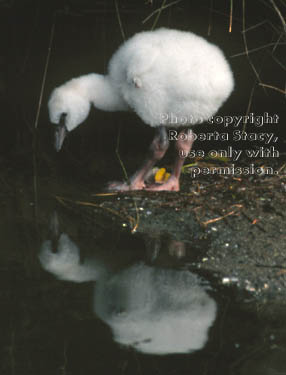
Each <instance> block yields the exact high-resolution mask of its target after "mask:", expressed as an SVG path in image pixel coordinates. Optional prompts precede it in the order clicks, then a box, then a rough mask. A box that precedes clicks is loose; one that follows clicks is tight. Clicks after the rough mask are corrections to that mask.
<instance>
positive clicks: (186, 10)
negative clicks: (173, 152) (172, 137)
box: [0, 0, 286, 179]
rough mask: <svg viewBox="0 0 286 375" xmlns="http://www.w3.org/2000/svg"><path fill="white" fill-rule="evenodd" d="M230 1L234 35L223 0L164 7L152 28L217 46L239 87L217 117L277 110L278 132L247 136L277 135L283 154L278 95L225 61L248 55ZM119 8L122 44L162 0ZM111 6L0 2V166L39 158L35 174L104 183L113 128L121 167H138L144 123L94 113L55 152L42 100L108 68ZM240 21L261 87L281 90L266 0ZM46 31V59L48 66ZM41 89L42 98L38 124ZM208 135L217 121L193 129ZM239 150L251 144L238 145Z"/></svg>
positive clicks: (275, 21) (75, 0)
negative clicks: (67, 84)
mask: <svg viewBox="0 0 286 375" xmlns="http://www.w3.org/2000/svg"><path fill="white" fill-rule="evenodd" d="M233 2H234V4H233V22H232V32H231V33H230V32H229V24H230V5H231V1H230V0H216V1H211V0H202V1H199V0H194V1H187V0H182V1H181V2H179V3H177V4H174V5H173V6H171V7H169V8H168V9H165V10H163V11H162V13H161V15H160V18H159V19H158V22H157V26H156V27H161V26H164V27H170V28H176V29H181V30H189V31H192V32H194V33H197V34H199V35H201V36H203V37H205V38H207V39H208V40H210V41H211V42H213V43H215V44H217V45H219V46H220V47H221V48H222V49H223V51H224V52H225V55H226V56H227V58H228V60H229V62H230V64H231V67H232V69H233V72H234V76H235V82H236V83H235V90H234V93H233V94H232V96H231V98H230V99H229V100H228V101H227V103H226V104H225V105H224V107H223V108H221V109H220V111H219V113H218V114H219V115H244V114H246V113H247V111H249V112H254V113H255V114H256V115H262V114H263V113H264V112H269V114H278V115H279V117H280V121H279V125H278V126H277V125H269V126H263V127H261V128H255V127H253V126H252V127H251V128H249V131H251V132H254V131H258V132H264V131H268V132H275V133H276V134H277V135H278V136H279V143H278V144H277V146H276V147H279V149H280V151H281V152H283V149H284V148H285V135H284V133H286V132H285V130H284V128H285V126H284V122H285V94H283V93H281V92H278V91H277V90H275V89H271V88H263V87H262V86H260V85H259V81H258V79H257V77H256V75H255V73H254V71H253V68H252V67H251V65H250V62H249V60H248V59H247V57H246V55H245V54H243V55H241V56H237V57H232V56H233V55H235V54H238V53H243V52H244V51H245V44H244V41H243V32H242V30H243V8H242V7H243V1H238V0H235V1H233ZM167 3H168V2H167ZM167 3H166V4H167ZM117 4H118V10H119V12H120V17H121V21H122V25H123V30H124V33H125V35H126V38H128V37H130V36H132V35H133V34H135V33H136V32H139V31H141V30H149V29H151V27H152V25H153V23H154V20H155V18H156V15H155V16H153V17H152V18H150V20H149V21H147V22H145V23H144V24H143V23H142V21H143V20H144V19H145V18H146V17H147V16H148V15H149V14H151V13H152V12H153V11H154V10H156V9H157V8H158V7H160V6H161V5H162V1H161V0H160V1H155V0H154V1H143V0H142V1H131V0H130V1H118V3H117ZM115 5H116V3H115V2H114V1H91V0H86V1H80V0H70V1H67V0H66V1H65V0H62V1H40V0H18V1H17V0H15V1H5V0H2V1H0V25H1V26H0V27H1V30H0V35H1V36H0V38H1V51H0V110H1V139H0V163H1V167H2V170H3V168H6V169H7V168H8V169H9V170H11V171H15V172H17V173H21V174H26V175H32V174H33V173H34V172H33V163H34V164H35V160H36V162H37V165H38V173H39V174H40V175H41V174H43V175H45V176H49V175H57V174H59V172H60V174H61V175H67V176H68V175H72V177H73V178H75V176H79V177H80V178H87V179H90V178H96V177H98V178H99V179H100V178H101V177H102V178H105V177H106V175H107V174H109V170H110V169H113V170H114V172H111V173H112V174H113V175H114V174H115V175H116V174H117V176H121V175H122V172H121V169H120V166H119V163H118V160H117V157H116V154H115V149H116V144H117V140H118V134H119V133H118V132H119V129H120V145H119V151H120V155H121V157H122V159H123V161H124V163H126V166H127V168H128V169H129V170H130V169H131V170H133V169H134V168H136V167H137V166H138V163H139V164H140V160H141V159H142V157H143V154H144V153H145V151H146V149H147V147H148V144H149V143H150V141H151V139H152V136H153V131H154V130H153V129H152V128H150V127H148V126H146V125H144V124H143V123H142V121H141V120H140V119H139V118H138V117H137V116H136V115H135V114H132V113H105V112H101V111H98V110H94V109H93V110H92V111H91V114H90V116H89V118H88V120H87V121H86V122H85V124H84V125H82V126H80V127H79V128H77V129H76V130H75V131H74V132H72V134H70V136H69V138H68V139H67V141H66V142H65V145H64V148H63V150H62V151H61V152H60V153H59V154H56V152H55V151H54V149H53V139H52V126H51V125H50V124H49V119H48V112H47V101H48V98H49V95H50V93H51V91H52V89H53V88H54V87H55V86H57V85H60V84H62V83H63V82H65V81H66V80H68V79H70V78H72V77H76V76H79V75H82V74H86V73H89V72H97V73H105V72H106V68H107V64H108V61H109V58H110V57H111V56H112V53H113V52H114V51H115V50H116V48H117V47H118V46H119V45H120V44H121V43H122V41H123V36H122V32H121V30H120V27H119V23H118V14H117V12H116V6H115ZM277 6H278V8H279V9H280V11H281V12H282V14H285V11H286V7H285V2H284V1H278V2H277ZM244 21H245V26H246V29H248V28H250V29H249V30H247V32H246V33H245V35H246V38H247V44H248V49H249V50H252V49H255V48H260V47H263V48H261V49H259V50H258V51H256V52H253V53H251V54H249V57H250V58H251V63H253V66H254V67H255V69H256V70H257V72H258V73H259V76H260V80H261V82H262V83H264V84H268V85H272V86H274V87H277V88H280V89H282V90H285V64H286V62H285V56H286V54H285V42H286V39H285V31H284V30H283V26H282V22H281V20H280V18H279V15H278V13H277V11H276V10H275V9H274V8H273V5H272V3H271V2H270V1H268V0H265V1H263V0H251V1H247V0H246V1H245V19H244ZM53 29H54V34H53V38H52V43H51V49H50V58H49V60H47V56H48V50H49V43H50V40H51V34H52V30H53ZM277 41H278V44H277V45H276V46H275V48H274V45H275V43H276V42H277ZM283 43H284V44H283ZM273 48H274V50H273ZM47 63H48V65H47V75H46V80H45V81H44V80H43V77H44V71H45V66H46V64H47ZM261 82H260V83H261ZM42 86H43V88H44V90H43V97H42V103H41V107H40V116H39V119H38V122H37V124H36V114H37V111H38V108H39V101H40V93H41V88H42ZM35 125H37V129H36V130H35ZM240 129H241V127H240ZM207 130H208V131H214V130H218V131H221V130H223V131H225V129H222V126H220V125H217V126H213V125H212V126H211V127H210V125H208V126H207V125H199V126H198V127H196V129H195V131H198V132H205V131H207ZM232 130H233V129H232V128H230V129H229V131H230V132H232ZM256 145H257V146H259V145H261V144H258V143H257V144H256V143H255V142H254V143H253V142H252V143H251V146H252V148H253V147H254V148H255V146H256ZM235 146H236V147H238V145H237V144H236V145H235ZM214 147H225V143H223V144H221V145H220V144H219V143H216V144H215V145H214V144H212V143H211V142H201V143H200V142H197V143H196V144H195V148H201V149H204V150H205V151H207V150H208V149H210V148H214ZM240 147H248V145H247V143H245V142H244V143H243V144H241V145H240ZM33 159H34V162H33ZM167 160H168V157H167ZM113 177H116V176H113Z"/></svg>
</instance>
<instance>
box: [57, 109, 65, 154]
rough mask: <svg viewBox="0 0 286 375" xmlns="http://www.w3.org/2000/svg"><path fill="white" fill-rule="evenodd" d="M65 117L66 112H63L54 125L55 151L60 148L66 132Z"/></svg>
mask: <svg viewBox="0 0 286 375" xmlns="http://www.w3.org/2000/svg"><path fill="white" fill-rule="evenodd" d="M65 118H66V114H63V115H62V116H61V119H60V122H59V124H58V125H56V130H55V148H56V150H57V151H60V149H61V148H62V145H63V143H64V140H65V137H66V135H67V133H68V130H67V128H66V125H65Z"/></svg>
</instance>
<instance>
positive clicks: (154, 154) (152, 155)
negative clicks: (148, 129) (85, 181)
mask: <svg viewBox="0 0 286 375" xmlns="http://www.w3.org/2000/svg"><path fill="white" fill-rule="evenodd" d="M168 147H169V140H168V135H167V131H166V128H165V127H164V126H160V127H159V128H158V130H157V134H156V136H155V138H154V139H153V141H152V143H151V145H150V148H149V152H148V155H147V157H146V159H145V161H144V163H143V165H142V167H141V168H140V169H139V170H138V171H137V172H136V173H135V174H134V175H133V176H132V177H131V178H130V182H129V183H127V182H112V183H110V184H109V185H108V190H109V191H128V190H142V189H144V188H145V182H144V179H145V177H146V175H147V174H148V172H149V171H150V170H151V168H152V167H153V166H154V164H155V163H156V162H157V161H158V160H160V159H162V157H163V156H164V155H165V153H166V151H167V149H168Z"/></svg>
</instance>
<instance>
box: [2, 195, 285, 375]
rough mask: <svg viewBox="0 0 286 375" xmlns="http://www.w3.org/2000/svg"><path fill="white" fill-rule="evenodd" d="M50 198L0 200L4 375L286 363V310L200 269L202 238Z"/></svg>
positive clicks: (258, 370)
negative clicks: (190, 239) (138, 227)
mask: <svg viewBox="0 0 286 375" xmlns="http://www.w3.org/2000/svg"><path fill="white" fill-rule="evenodd" d="M41 199H42V201H41V203H42V204H41V205H39V209H38V212H37V220H35V217H34V213H35V211H34V208H35V207H34V206H33V203H32V202H33V200H32V196H30V195H29V194H28V193H25V190H22V191H19V193H18V197H11V196H10V197H9V195H8V196H7V197H6V199H4V200H3V201H2V208H3V216H2V218H1V233H2V235H1V244H0V246H1V285H0V306H1V312H0V313H1V327H2V328H1V338H0V341H1V357H2V359H1V364H0V366H1V367H0V373H1V374H3V375H4V374H5V375H6V374H21V375H33V374H44V375H45V374H134V373H138V374H193V373H194V374H259V375H260V374H262V375H264V374H270V375H274V374H275V375H277V374H285V369H286V360H285V358H286V357H285V352H286V345H285V344H286V343H285V340H286V332H285V311H284V310H283V308H282V307H279V306H277V305H273V306H271V305H270V306H268V305H265V304H264V303H263V302H262V301H260V302H254V301H253V300H252V299H251V296H248V295H247V294H242V293H241V292H239V291H238V290H235V289H233V288H231V287H229V286H225V285H222V283H221V279H220V278H219V276H218V275H213V274H207V273H206V272H202V271H201V270H200V269H199V268H198V266H197V262H198V260H201V259H202V258H203V257H204V255H205V248H204V247H203V246H202V247H201V248H200V247H197V248H196V250H195V251H194V246H193V244H190V243H184V241H177V240H174V239H172V237H170V236H168V233H165V234H164V235H157V234H156V233H151V232H149V233H140V234H136V233H135V234H131V233H130V229H129V228H126V227H121V226H119V225H118V224H117V223H115V222H114V221H110V222H109V221H108V220H107V219H106V217H103V216H102V218H101V217H100V216H99V215H98V214H95V217H94V221H93V223H91V222H90V221H88V220H86V219H85V217H84V215H79V214H78V213H76V212H74V213H73V212H71V211H68V210H66V209H65V208H61V207H60V206H59V205H55V204H54V203H53V202H52V200H51V199H49V200H48V199H47V200H45V199H44V198H43V197H41ZM41 207H42V208H41ZM40 208H41V209H40Z"/></svg>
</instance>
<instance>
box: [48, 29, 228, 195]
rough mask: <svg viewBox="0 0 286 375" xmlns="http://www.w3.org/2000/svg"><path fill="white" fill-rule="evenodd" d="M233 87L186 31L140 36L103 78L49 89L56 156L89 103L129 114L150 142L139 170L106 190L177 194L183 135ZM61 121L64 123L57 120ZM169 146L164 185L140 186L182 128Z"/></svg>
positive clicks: (208, 49)
mask: <svg viewBox="0 0 286 375" xmlns="http://www.w3.org/2000/svg"><path fill="white" fill-rule="evenodd" d="M233 87H234V80H233V74H232V71H231V69H230V67H229V64H228V62H227V61H226V59H225V57H224V54H223V53H222V51H221V50H220V49H219V48H218V47H217V46H215V45H213V44H211V43H209V42H208V41H207V40H205V39H204V38H202V37H200V36H197V35H195V34H193V33H191V32H184V31H178V30H170V29H165V28H161V29H157V30H155V31H146V32H145V31H144V32H140V33H138V34H136V35H134V36H133V37H132V38H130V39H129V40H127V41H126V42H125V43H123V45H122V46H120V47H119V49H118V50H117V51H116V52H115V53H114V55H113V56H112V58H111V60H110V62H109V65H108V73H107V74H106V75H100V74H95V73H92V74H88V75H84V76H81V77H78V78H74V79H71V80H70V81H68V82H66V83H65V84H63V85H62V86H60V87H57V88H56V89H54V91H53V92H52V94H51V97H50V99H49V103H48V107H49V116H50V120H51V122H52V123H54V124H56V131H55V135H56V140H55V146H56V149H57V150H58V151H59V150H60V149H61V147H62V144H63V141H64V139H65V136H66V134H67V133H68V132H70V131H72V130H73V129H75V128H76V127H77V126H78V125H80V124H81V123H82V122H83V121H84V120H85V119H86V118H87V116H88V113H89V111H90V107H91V104H93V105H94V106H95V107H96V108H98V109H100V110H103V111H134V112H136V113H137V115H138V116H139V117H140V118H141V119H142V121H143V122H145V123H146V124H148V125H150V126H152V127H154V128H156V131H157V132H156V136H155V138H154V140H153V142H152V144H151V146H150V148H149V153H148V155H147V157H146V160H145V162H144V163H143V165H142V167H141V168H140V169H139V170H138V171H137V172H136V173H135V174H134V175H133V176H132V177H131V178H130V181H129V182H128V183H126V182H122V183H121V182H116V183H111V184H110V185H109V190H114V191H125V190H140V189H144V188H146V189H147V190H172V191H178V190H179V189H180V185H179V178H180V173H181V167H182V165H183V163H184V157H183V156H182V154H183V155H187V154H188V153H189V151H190V150H191V147H192V143H193V136H192V132H190V131H187V129H188V128H189V127H190V126H192V125H195V124H197V123H201V122H203V121H206V120H208V119H209V118H210V117H211V116H213V115H214V114H215V113H216V112H217V111H218V109H219V108H220V107H221V105H222V104H223V103H224V102H225V100H226V99H227V98H228V97H229V95H230V93H231V92H232V90H233ZM63 118H64V121H63ZM182 126H184V128H185V129H184V130H183V131H181V132H180V136H179V137H178V140H177V141H176V150H177V155H176V160H175V163H174V168H173V172H172V174H171V176H170V178H169V179H168V181H167V182H165V183H163V184H157V185H156V184H155V185H151V186H149V187H146V186H145V178H146V176H147V174H148V172H149V171H150V170H151V168H152V167H153V166H154V164H155V163H156V162H157V161H158V160H160V159H161V158H162V157H163V156H164V154H165V152H166V151H167V149H168V146H169V140H168V135H167V130H166V128H169V127H172V128H182Z"/></svg>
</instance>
